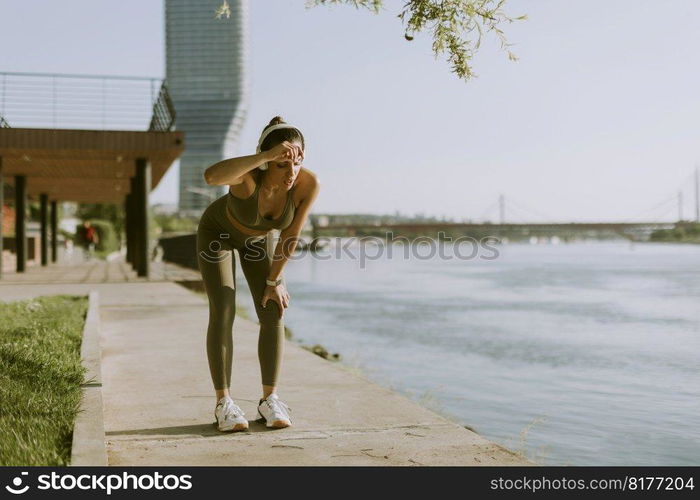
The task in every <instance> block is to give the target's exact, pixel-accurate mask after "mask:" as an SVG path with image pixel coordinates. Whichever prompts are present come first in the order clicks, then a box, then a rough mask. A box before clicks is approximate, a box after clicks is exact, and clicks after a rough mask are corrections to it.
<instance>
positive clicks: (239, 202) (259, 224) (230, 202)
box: [226, 183, 296, 231]
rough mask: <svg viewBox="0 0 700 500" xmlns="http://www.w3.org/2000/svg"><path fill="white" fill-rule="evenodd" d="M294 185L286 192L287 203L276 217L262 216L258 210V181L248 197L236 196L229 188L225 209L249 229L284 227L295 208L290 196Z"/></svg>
mask: <svg viewBox="0 0 700 500" xmlns="http://www.w3.org/2000/svg"><path fill="white" fill-rule="evenodd" d="M294 187H296V186H294ZM294 187H292V188H291V189H290V190H289V192H288V193H287V203H286V205H285V206H284V211H282V215H280V216H279V217H278V218H276V219H268V218H266V217H262V216H261V215H260V212H258V193H259V191H260V184H259V183H257V184H256V185H255V191H253V194H251V195H250V196H249V197H248V198H243V199H242V198H236V197H235V196H233V193H231V191H230V190H229V192H228V199H227V200H226V210H228V211H229V213H230V214H231V215H232V216H233V218H234V219H236V220H237V221H238V222H240V223H241V224H243V225H244V226H246V227H248V228H250V229H258V230H262V231H268V230H270V229H279V230H282V229H285V228H287V227H288V226H289V225H290V224H291V223H292V220H293V219H294V210H295V208H294V200H293V198H292V195H293V192H294Z"/></svg>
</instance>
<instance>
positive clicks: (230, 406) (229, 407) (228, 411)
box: [222, 400, 243, 420]
mask: <svg viewBox="0 0 700 500" xmlns="http://www.w3.org/2000/svg"><path fill="white" fill-rule="evenodd" d="M222 416H223V417H224V420H228V419H229V418H231V417H233V418H235V417H237V416H241V417H242V416H243V410H241V408H240V407H239V406H238V405H237V404H235V403H234V402H232V401H230V400H227V401H226V402H225V403H224V404H223V405H222Z"/></svg>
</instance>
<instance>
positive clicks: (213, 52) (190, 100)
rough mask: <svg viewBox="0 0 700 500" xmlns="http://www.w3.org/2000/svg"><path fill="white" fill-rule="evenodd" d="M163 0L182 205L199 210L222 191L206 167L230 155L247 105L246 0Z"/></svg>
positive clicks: (194, 211) (187, 211)
mask: <svg viewBox="0 0 700 500" xmlns="http://www.w3.org/2000/svg"><path fill="white" fill-rule="evenodd" d="M221 4H222V0H165V39H166V75H167V76H166V78H167V84H168V88H169V91H170V96H171V97H172V100H173V104H174V106H175V111H176V113H177V119H176V124H175V126H176V129H177V130H182V131H184V132H185V151H184V153H183V154H182V156H181V157H180V203H179V207H180V211H181V213H183V214H188V215H197V216H198V215H201V213H202V211H203V210H204V209H205V208H206V207H207V206H208V205H209V204H210V203H211V202H212V201H213V200H214V199H216V198H217V197H218V196H220V195H221V194H223V193H224V191H223V190H222V188H221V187H219V186H208V185H207V184H206V182H204V170H205V169H206V168H207V167H208V166H210V165H212V164H213V163H216V162H217V161H220V160H221V159H223V158H226V157H230V156H233V153H234V145H235V143H236V140H237V139H238V135H239V133H240V130H241V128H242V126H243V122H244V120H245V116H246V110H247V86H248V78H247V74H246V72H247V44H248V0H228V5H229V6H230V11H231V15H230V17H228V18H227V17H226V16H222V17H221V18H220V19H217V17H216V14H215V12H216V11H217V9H218V8H219V6H221Z"/></svg>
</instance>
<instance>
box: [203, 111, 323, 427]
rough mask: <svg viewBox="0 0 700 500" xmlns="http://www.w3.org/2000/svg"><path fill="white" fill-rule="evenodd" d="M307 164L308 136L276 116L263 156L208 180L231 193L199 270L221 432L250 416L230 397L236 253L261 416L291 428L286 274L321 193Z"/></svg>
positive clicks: (218, 209) (211, 212) (220, 203)
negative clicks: (249, 317) (253, 328)
mask: <svg viewBox="0 0 700 500" xmlns="http://www.w3.org/2000/svg"><path fill="white" fill-rule="evenodd" d="M303 159H304V136H303V135H302V133H301V131H300V130H299V129H297V128H296V127H293V126H292V125H289V124H287V123H285V122H284V120H282V118H281V117H279V116H276V117H274V118H273V119H272V120H271V121H270V123H269V124H268V125H267V126H266V127H265V128H264V129H263V131H262V134H261V135H260V139H259V141H258V148H257V152H256V154H253V155H249V156H240V157H237V158H230V159H227V160H222V161H220V162H218V163H215V164H214V165H211V166H210V167H209V168H207V170H206V171H205V173H204V178H205V180H206V182H207V184H210V185H215V186H220V185H228V186H229V190H228V193H226V194H225V195H223V196H221V197H220V198H218V199H217V200H215V201H213V202H212V203H211V204H210V205H209V206H208V207H207V209H206V210H205V211H204V213H203V214H202V217H201V220H200V222H199V226H198V228H197V262H198V266H199V270H200V272H201V273H202V278H203V280H204V287H205V289H206V292H207V295H208V297H209V326H208V328H207V357H208V359H209V370H210V373H211V378H212V381H213V384H214V389H215V391H216V401H217V404H216V408H215V409H214V415H215V418H216V420H217V424H218V428H219V430H220V431H239V430H245V429H247V428H248V420H247V419H246V418H245V416H244V413H243V410H241V408H240V407H239V406H238V405H237V404H236V403H235V402H234V401H233V399H232V398H231V395H230V393H229V388H230V385H231V368H232V362H233V357H232V353H233V332H232V329H233V320H234V317H235V315H236V291H235V274H234V273H235V270H236V266H235V262H234V258H235V257H234V252H233V249H234V248H235V249H237V250H238V252H239V256H240V257H241V268H242V269H243V273H244V274H245V278H246V281H247V282H248V287H249V288H250V291H251V294H252V296H253V301H254V303H255V312H256V313H257V317H258V320H259V322H260V333H259V338H258V359H259V362H260V373H261V378H262V398H261V399H260V401H259V402H258V414H257V415H258V418H262V419H264V420H265V422H266V425H267V427H288V426H290V425H291V423H292V422H291V417H290V408H289V406H287V405H286V404H285V403H284V402H282V400H281V399H280V398H279V396H278V395H277V393H276V389H277V383H278V382H279V373H280V368H281V364H282V353H283V350H284V321H283V318H282V317H283V315H284V309H285V308H287V307H289V293H288V292H287V290H286V283H285V281H284V278H283V276H282V270H283V269H284V266H285V264H286V263H287V260H288V259H289V257H290V256H291V254H292V252H293V251H294V248H295V247H296V243H297V240H298V237H299V234H300V232H301V229H302V227H303V226H304V222H305V221H306V218H307V216H308V215H309V211H310V210H311V206H312V205H313V203H314V200H315V199H316V196H317V195H318V191H319V182H318V180H317V178H316V175H315V174H314V173H313V172H311V171H310V170H308V169H306V168H305V167H303V166H302V165H301V162H302V160H303ZM272 229H279V230H280V231H281V233H280V240H279V243H278V244H277V246H276V248H275V250H274V254H272V255H270V253H269V252H268V251H267V249H266V245H265V242H266V236H268V237H269V234H268V233H269V232H270V230H272ZM285 242H286V244H285Z"/></svg>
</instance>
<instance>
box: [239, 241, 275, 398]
mask: <svg viewBox="0 0 700 500" xmlns="http://www.w3.org/2000/svg"><path fill="white" fill-rule="evenodd" d="M240 257H241V268H242V269H243V274H244V275H245V278H246V281H247V282H248V288H250V292H251V294H252V296H253V302H254V304H255V312H256V314H257V316H258V321H259V322H260V334H259V336H258V359H259V361H260V375H261V378H262V385H263V398H266V397H267V396H269V395H270V394H272V393H273V392H275V389H276V386H277V382H278V379H279V373H280V369H281V367H282V355H283V353H284V320H283V319H282V318H280V314H279V313H280V309H279V305H278V304H277V302H275V301H274V300H268V301H267V303H266V304H265V307H262V305H260V302H261V300H262V297H263V293H264V291H265V287H266V286H267V285H266V284H265V279H266V278H267V276H268V272H269V270H270V260H269V258H268V257H267V253H266V252H265V243H264V241H258V242H255V243H252V244H249V245H248V246H246V248H244V249H243V251H241V254H240Z"/></svg>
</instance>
